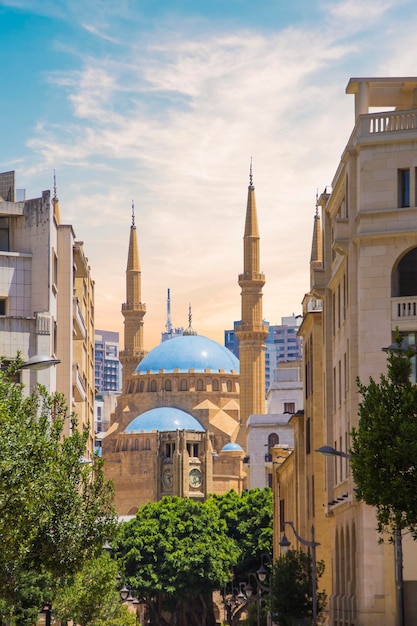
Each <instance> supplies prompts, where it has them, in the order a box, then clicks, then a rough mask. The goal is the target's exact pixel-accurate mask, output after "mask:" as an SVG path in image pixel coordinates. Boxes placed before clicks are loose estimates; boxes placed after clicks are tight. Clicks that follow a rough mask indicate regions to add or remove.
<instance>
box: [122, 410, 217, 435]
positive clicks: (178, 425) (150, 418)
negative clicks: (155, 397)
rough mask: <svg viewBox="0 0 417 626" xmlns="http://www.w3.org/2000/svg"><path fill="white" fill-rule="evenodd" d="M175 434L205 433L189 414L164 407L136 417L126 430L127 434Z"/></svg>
mask: <svg viewBox="0 0 417 626" xmlns="http://www.w3.org/2000/svg"><path fill="white" fill-rule="evenodd" d="M154 430H158V431H159V432H166V431H168V432H171V431H172V432H173V431H175V430H196V431H198V432H205V430H204V428H203V427H202V425H201V424H200V422H199V421H198V420H196V419H195V417H193V416H192V415H190V414H189V413H186V412H185V411H181V409H175V408H173V407H168V406H162V407H158V408H157V409H150V410H149V411H145V412H144V413H141V414H140V415H138V416H137V417H135V418H134V419H133V420H132V421H131V422H130V424H129V425H128V426H126V428H125V433H143V432H145V433H151V432H152V431H154Z"/></svg>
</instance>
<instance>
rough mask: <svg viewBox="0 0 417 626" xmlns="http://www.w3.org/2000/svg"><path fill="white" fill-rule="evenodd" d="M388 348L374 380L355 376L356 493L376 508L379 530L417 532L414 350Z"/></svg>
mask: <svg viewBox="0 0 417 626" xmlns="http://www.w3.org/2000/svg"><path fill="white" fill-rule="evenodd" d="M396 341H397V346H398V348H399V349H394V350H390V351H389V352H388V357H387V374H386V375H385V374H382V375H381V376H380V379H379V382H376V381H375V380H374V379H373V378H370V379H369V384H368V385H365V384H363V383H361V381H360V380H358V381H357V384H358V389H359V393H360V395H361V401H360V404H359V424H358V428H354V429H353V431H352V449H351V452H352V459H351V464H352V473H353V478H354V481H355V484H356V495H357V497H358V498H360V499H362V500H364V501H365V502H366V503H367V504H370V505H372V506H375V507H376V514H377V520H378V530H379V531H380V532H382V531H388V532H389V533H390V534H391V535H392V534H393V532H394V530H395V529H398V528H400V529H401V528H407V527H408V528H409V529H410V530H411V531H412V532H413V533H414V535H415V536H416V535H417V463H416V459H417V386H416V385H415V383H414V382H412V381H411V373H412V360H413V359H415V352H414V351H412V350H409V349H408V350H402V349H400V348H401V347H404V344H402V343H401V342H402V338H401V335H397V339H396Z"/></svg>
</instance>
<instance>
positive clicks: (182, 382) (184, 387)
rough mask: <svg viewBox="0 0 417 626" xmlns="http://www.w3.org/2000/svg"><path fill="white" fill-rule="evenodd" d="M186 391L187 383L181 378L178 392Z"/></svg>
mask: <svg viewBox="0 0 417 626" xmlns="http://www.w3.org/2000/svg"><path fill="white" fill-rule="evenodd" d="M187 389H188V385H187V381H186V379H185V378H182V379H181V382H180V391H187Z"/></svg>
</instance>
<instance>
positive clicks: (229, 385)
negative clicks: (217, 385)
mask: <svg viewBox="0 0 417 626" xmlns="http://www.w3.org/2000/svg"><path fill="white" fill-rule="evenodd" d="M227 391H232V381H231V380H228V381H227Z"/></svg>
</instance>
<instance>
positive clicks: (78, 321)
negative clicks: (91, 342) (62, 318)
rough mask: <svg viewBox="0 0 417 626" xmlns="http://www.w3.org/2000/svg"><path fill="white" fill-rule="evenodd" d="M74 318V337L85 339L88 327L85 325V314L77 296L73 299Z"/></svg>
mask: <svg viewBox="0 0 417 626" xmlns="http://www.w3.org/2000/svg"><path fill="white" fill-rule="evenodd" d="M72 320H73V332H74V339H85V337H86V334H87V329H86V326H85V322H84V317H83V314H82V313H81V309H80V305H79V300H78V298H77V297H76V296H74V297H73V299H72Z"/></svg>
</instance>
